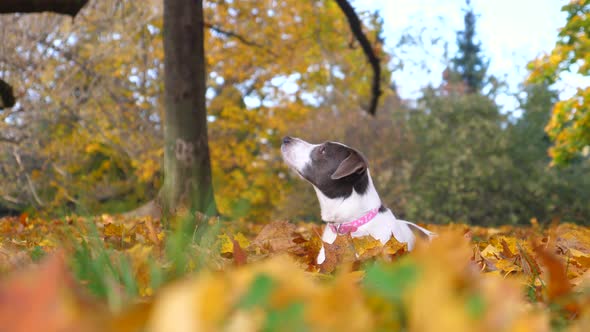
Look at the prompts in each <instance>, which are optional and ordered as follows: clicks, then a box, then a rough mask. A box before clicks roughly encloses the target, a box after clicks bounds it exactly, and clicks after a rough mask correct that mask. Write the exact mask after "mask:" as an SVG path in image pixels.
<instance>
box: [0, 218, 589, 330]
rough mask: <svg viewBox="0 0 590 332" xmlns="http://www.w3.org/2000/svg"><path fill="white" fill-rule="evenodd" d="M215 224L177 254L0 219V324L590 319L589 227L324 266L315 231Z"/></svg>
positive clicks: (461, 236)
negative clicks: (0, 275) (0, 274)
mask: <svg viewBox="0 0 590 332" xmlns="http://www.w3.org/2000/svg"><path fill="white" fill-rule="evenodd" d="M209 223H210V224H211V229H214V231H210V232H209V233H208V234H206V235H205V236H203V238H202V240H201V241H200V242H197V241H195V240H194V239H191V238H190V237H191V236H192V231H190V232H188V233H185V234H184V235H188V241H185V242H183V241H180V242H179V241H177V240H178V239H179V238H182V236H179V234H182V232H183V231H171V232H166V231H163V230H162V228H161V227H160V225H159V224H158V223H157V222H154V221H152V220H150V219H138V220H129V219H124V218H121V217H116V216H110V215H103V216H100V217H96V218H93V219H92V220H84V219H83V218H68V219H66V220H54V221H47V220H40V219H36V218H29V217H27V216H26V215H23V216H21V217H20V218H16V217H15V218H4V219H1V220H0V227H1V231H2V233H3V234H4V240H3V242H2V253H3V256H2V257H3V258H2V261H1V262H0V264H1V266H0V267H1V268H2V270H3V271H4V272H5V273H4V277H3V278H2V280H1V281H0V294H1V298H2V301H0V322H1V323H2V326H4V327H6V328H9V330H11V331H30V330H31V329H32V330H37V329H43V330H45V331H62V330H83V331H94V330H96V327H97V324H98V323H99V324H100V325H101V326H109V327H110V329H111V330H113V331H136V330H137V331H139V330H142V329H147V330H149V331H169V330H170V329H173V330H175V331H205V330H207V331H216V330H236V331H260V330H265V331H299V330H303V329H311V330H318V331H336V330H347V331H377V330H400V329H408V330H411V331H441V330H445V331H523V330H528V331H549V330H551V329H564V328H567V329H569V330H571V331H581V329H583V327H584V326H585V324H587V323H588V319H590V316H589V315H590V311H588V308H589V303H590V293H589V292H588V288H587V287H588V286H589V285H590V284H589V282H590V279H588V276H589V274H588V268H589V267H590V229H588V228H586V227H582V226H576V225H573V224H567V223H565V224H552V225H549V226H540V225H539V224H538V223H537V222H536V220H532V221H531V225H530V226H528V227H521V228H516V227H508V226H503V227H499V228H480V227H469V226H467V225H463V224H451V225H448V226H437V227H431V228H433V229H434V230H435V231H436V232H437V233H438V234H439V236H438V237H436V238H435V239H433V241H432V242H430V243H429V242H427V241H420V242H419V243H418V246H417V248H416V249H415V250H414V251H413V252H407V249H406V246H405V245H402V244H400V243H398V242H397V241H395V240H394V239H392V240H391V241H390V242H388V243H387V244H386V245H385V246H382V245H381V244H380V243H379V242H378V241H376V240H374V239H372V238H370V237H366V238H358V239H350V238H349V237H344V236H341V237H339V238H338V239H337V241H336V242H335V243H334V244H333V245H328V246H327V247H326V249H327V260H326V262H325V263H324V264H322V265H321V266H318V265H317V264H315V256H316V255H317V252H318V251H319V248H320V245H321V243H320V239H319V236H318V234H319V232H320V226H317V225H313V224H309V223H300V224H293V223H288V222H272V223H269V224H267V225H259V224H243V223H239V224H236V223H232V224H231V225H225V224H224V223H223V222H221V221H217V220H210V221H209ZM218 226H223V227H218ZM59 241H61V242H59ZM60 243H61V244H60ZM181 243H184V244H181ZM178 245H182V246H183V247H182V248H178V247H176V249H175V246H178ZM177 249H180V250H177ZM175 250H177V252H175ZM85 255H88V256H87V257H86V256H85ZM180 256H182V257H180ZM105 259H106V260H105ZM101 261H102V264H103V265H104V266H101ZM179 263H182V264H181V265H179ZM181 276H183V277H182V278H181V279H179V278H178V277H181ZM15 303H18V305H15ZM48 307H51V308H53V309H51V311H47V310H48V309H47V308H48ZM25 308H26V310H25ZM21 311H22V312H26V313H27V314H26V315H22V314H18V313H19V312H21Z"/></svg>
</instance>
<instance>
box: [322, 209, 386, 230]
mask: <svg viewBox="0 0 590 332" xmlns="http://www.w3.org/2000/svg"><path fill="white" fill-rule="evenodd" d="M377 213H379V208H375V209H373V210H371V211H369V212H367V214H365V215H364V216H362V217H360V218H358V219H356V220H353V221H349V222H345V223H341V224H328V226H330V228H331V229H332V231H334V233H337V234H348V233H354V232H356V231H357V229H358V228H359V227H361V226H362V225H364V224H367V223H368V222H369V221H371V220H373V218H375V216H376V215H377Z"/></svg>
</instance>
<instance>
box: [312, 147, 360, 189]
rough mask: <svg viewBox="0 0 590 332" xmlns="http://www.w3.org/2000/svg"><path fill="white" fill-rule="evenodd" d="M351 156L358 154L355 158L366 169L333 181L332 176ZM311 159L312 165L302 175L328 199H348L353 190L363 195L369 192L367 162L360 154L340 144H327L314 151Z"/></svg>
mask: <svg viewBox="0 0 590 332" xmlns="http://www.w3.org/2000/svg"><path fill="white" fill-rule="evenodd" d="M351 154H357V155H358V156H354V157H359V158H358V159H360V160H362V163H364V167H362V168H360V169H359V170H358V171H356V172H354V173H352V174H350V175H347V176H345V177H342V178H339V179H332V174H334V172H336V170H337V169H338V167H339V166H340V164H342V162H344V161H345V160H346V159H347V158H349V157H350V156H351ZM310 158H311V163H310V164H309V165H307V166H306V167H305V169H303V171H302V172H301V175H302V176H303V177H304V178H305V179H306V180H307V181H309V182H311V183H312V184H313V185H314V186H316V187H317V188H318V189H319V190H320V191H321V192H322V193H323V194H324V195H326V196H327V197H328V198H347V197H349V196H350V195H351V194H352V190H353V189H354V190H355V191H356V192H357V193H359V194H361V195H362V194H364V193H365V192H366V191H367V187H368V186H369V176H368V175H367V162H366V159H365V157H364V156H363V155H362V154H361V153H360V152H358V151H356V150H354V149H352V148H349V147H347V146H344V145H341V144H338V143H333V142H325V143H323V144H321V145H319V146H317V147H315V148H314V149H313V150H312V152H311V156H310Z"/></svg>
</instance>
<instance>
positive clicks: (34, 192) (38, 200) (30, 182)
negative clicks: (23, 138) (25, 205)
mask: <svg viewBox="0 0 590 332" xmlns="http://www.w3.org/2000/svg"><path fill="white" fill-rule="evenodd" d="M12 155H13V156H14V160H16V163H17V164H18V167H19V169H20V171H21V172H22V173H23V174H24V175H25V178H26V179H27V185H28V186H29V191H30V192H31V194H32V195H33V198H34V199H35V202H36V203H37V204H38V205H39V206H44V205H45V204H44V203H43V201H42V200H41V198H39V195H37V190H35V185H34V184H33V180H31V177H30V176H29V174H27V171H26V169H25V167H24V166H23V163H22V161H21V158H20V154H18V149H17V148H16V147H14V149H13V150H12Z"/></svg>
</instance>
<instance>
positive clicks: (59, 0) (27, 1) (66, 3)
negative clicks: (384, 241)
mask: <svg viewBox="0 0 590 332" xmlns="http://www.w3.org/2000/svg"><path fill="white" fill-rule="evenodd" d="M87 2H88V0H1V1H0V14H9V13H41V12H54V13H57V14H66V15H70V16H72V17H74V16H76V14H78V12H79V11H80V9H82V7H84V5H85V4H86V3H87Z"/></svg>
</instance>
